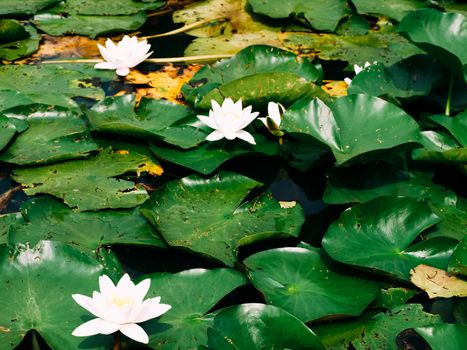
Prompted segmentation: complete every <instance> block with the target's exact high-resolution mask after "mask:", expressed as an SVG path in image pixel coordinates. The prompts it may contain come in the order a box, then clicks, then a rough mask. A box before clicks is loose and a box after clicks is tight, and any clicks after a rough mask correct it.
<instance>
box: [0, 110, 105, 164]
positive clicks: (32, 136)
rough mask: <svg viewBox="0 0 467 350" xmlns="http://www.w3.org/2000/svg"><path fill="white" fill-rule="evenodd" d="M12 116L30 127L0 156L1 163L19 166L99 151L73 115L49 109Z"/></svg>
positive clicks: (65, 158) (85, 129)
mask: <svg viewBox="0 0 467 350" xmlns="http://www.w3.org/2000/svg"><path fill="white" fill-rule="evenodd" d="M15 116H21V117H22V118H24V120H26V121H27V123H28V125H29V127H28V129H27V130H26V131H24V132H22V133H21V134H20V135H18V136H17V137H16V139H15V141H14V143H13V144H12V145H11V146H10V147H8V149H7V150H6V151H5V152H3V153H2V154H1V155H0V160H2V161H4V162H7V163H13V164H19V165H32V164H46V163H50V162H56V161H62V160H68V159H74V158H83V157H85V156H87V155H89V152H91V151H96V150H97V149H98V145H97V144H96V143H95V142H94V140H93V139H92V138H91V134H90V133H89V131H88V129H87V127H86V125H85V123H84V121H83V120H82V119H81V118H80V116H79V114H78V113H76V112H73V111H70V110H64V109H63V108H50V107H49V108H43V109H39V110H35V111H33V112H32V113H29V111H25V113H24V114H22V115H20V114H18V113H17V114H15Z"/></svg>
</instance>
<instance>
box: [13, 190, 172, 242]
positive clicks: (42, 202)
mask: <svg viewBox="0 0 467 350" xmlns="http://www.w3.org/2000/svg"><path fill="white" fill-rule="evenodd" d="M21 213H22V217H21V218H20V219H19V220H17V221H18V223H17V224H14V225H11V226H10V231H9V235H8V241H9V243H10V244H16V243H23V244H26V243H29V245H31V246H33V245H35V244H36V243H37V242H38V241H40V240H53V241H60V242H65V243H68V244H70V245H75V246H78V247H80V248H81V250H90V251H97V250H98V249H100V248H101V247H102V246H109V245H114V244H131V245H144V246H151V247H159V248H165V247H166V245H165V243H164V242H163V241H162V240H161V238H159V236H158V235H157V233H156V232H155V231H154V229H153V228H152V226H151V225H150V224H149V223H148V222H147V220H146V219H144V217H143V216H142V215H141V214H140V213H139V209H138V208H136V209H131V210H99V211H97V212H76V211H73V210H71V209H70V208H68V207H67V206H66V205H64V204H62V203H60V202H58V201H57V200H55V199H52V198H49V197H42V198H37V199H31V200H29V201H27V202H25V203H23V205H22V206H21ZM83 227H85V228H86V230H83Z"/></svg>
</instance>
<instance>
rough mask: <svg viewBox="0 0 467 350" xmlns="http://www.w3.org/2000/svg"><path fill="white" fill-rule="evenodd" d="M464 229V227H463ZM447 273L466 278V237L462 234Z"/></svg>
mask: <svg viewBox="0 0 467 350" xmlns="http://www.w3.org/2000/svg"><path fill="white" fill-rule="evenodd" d="M463 227H464V228H465V225H464V226H463ZM448 272H450V273H454V274H459V275H463V276H467V235H466V234H464V237H463V239H462V241H460V242H459V244H458V245H457V247H456V249H455V250H454V253H452V256H451V260H450V261H449V265H448Z"/></svg>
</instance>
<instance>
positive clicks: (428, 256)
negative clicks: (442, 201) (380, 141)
mask: <svg viewBox="0 0 467 350" xmlns="http://www.w3.org/2000/svg"><path fill="white" fill-rule="evenodd" d="M440 221H441V220H440V218H439V217H438V216H436V215H435V214H434V213H433V212H432V211H431V210H430V209H429V208H428V206H427V205H426V204H423V203H420V202H417V201H416V200H414V199H410V198H396V197H379V198H376V199H373V200H371V201H369V202H367V203H364V204H360V205H356V206H354V207H352V208H350V209H347V210H346V211H344V212H343V213H342V214H341V216H340V218H339V220H337V221H335V222H334V223H332V224H331V225H330V226H329V228H328V230H327V232H326V235H325V236H324V238H323V241H322V244H323V248H324V249H325V250H326V252H327V253H328V254H329V255H330V256H331V257H332V258H333V259H335V260H337V261H339V262H343V263H346V264H351V265H357V266H362V267H366V268H370V269H377V270H380V271H384V272H387V273H389V274H391V275H393V276H396V277H398V278H401V279H408V278H409V271H410V269H412V268H413V267H415V266H417V265H419V264H421V263H426V264H430V265H433V266H436V267H440V268H445V267H446V266H447V262H448V259H449V258H450V256H451V255H452V252H453V250H454V246H455V244H457V241H455V240H452V239H444V238H436V239H435V238H433V239H430V240H427V241H421V242H419V243H416V244H413V245H410V244H411V243H412V242H413V241H414V239H415V238H416V237H417V236H418V235H419V234H420V232H422V231H423V230H425V229H427V228H428V227H430V226H432V225H435V224H436V223H438V222H440Z"/></svg>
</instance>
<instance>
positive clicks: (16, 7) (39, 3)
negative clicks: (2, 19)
mask: <svg viewBox="0 0 467 350" xmlns="http://www.w3.org/2000/svg"><path fill="white" fill-rule="evenodd" d="M60 1H61V0H28V1H24V0H2V6H0V15H32V14H34V13H36V12H37V11H39V10H40V9H43V8H45V7H47V6H51V5H53V4H56V3H58V2H60Z"/></svg>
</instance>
